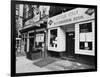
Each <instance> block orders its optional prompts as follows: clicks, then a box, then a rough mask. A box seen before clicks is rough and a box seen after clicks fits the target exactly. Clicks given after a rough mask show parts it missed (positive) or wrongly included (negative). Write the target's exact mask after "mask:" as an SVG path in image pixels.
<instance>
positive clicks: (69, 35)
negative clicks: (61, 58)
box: [66, 32, 75, 56]
mask: <svg viewBox="0 0 100 77" xmlns="http://www.w3.org/2000/svg"><path fill="white" fill-rule="evenodd" d="M74 37H75V34H74V32H66V54H67V56H73V55H74V42H75V40H74Z"/></svg>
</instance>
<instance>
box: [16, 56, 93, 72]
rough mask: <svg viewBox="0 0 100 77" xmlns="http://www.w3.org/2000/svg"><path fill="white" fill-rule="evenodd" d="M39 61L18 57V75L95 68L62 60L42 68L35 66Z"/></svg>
mask: <svg viewBox="0 0 100 77" xmlns="http://www.w3.org/2000/svg"><path fill="white" fill-rule="evenodd" d="M39 60H40V59H38V60H33V61H32V60H28V59H27V58H26V56H22V57H17V61H16V73H28V72H44V71H46V72H47V71H61V70H78V69H90V68H93V67H92V66H90V65H87V64H82V63H79V62H73V61H69V60H61V59H58V60H57V61H55V62H53V63H51V64H48V65H47V66H44V67H42V68H40V67H38V66H36V65H34V62H37V61H39Z"/></svg>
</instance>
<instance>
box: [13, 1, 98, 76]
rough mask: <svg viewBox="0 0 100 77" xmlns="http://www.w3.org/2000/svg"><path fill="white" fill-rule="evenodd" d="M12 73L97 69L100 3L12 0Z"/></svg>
mask: <svg viewBox="0 0 100 77" xmlns="http://www.w3.org/2000/svg"><path fill="white" fill-rule="evenodd" d="M11 34H12V35H11V48H12V49H11V66H12V67H11V71H12V75H13V76H14V75H15V76H17V75H18V76H20V75H39V74H40V75H41V74H57V73H72V72H89V71H90V72H91V71H96V70H97V6H94V5H78V4H67V3H65V4H62V3H61V4H60V3H49V2H35V1H31V2H29V1H11Z"/></svg>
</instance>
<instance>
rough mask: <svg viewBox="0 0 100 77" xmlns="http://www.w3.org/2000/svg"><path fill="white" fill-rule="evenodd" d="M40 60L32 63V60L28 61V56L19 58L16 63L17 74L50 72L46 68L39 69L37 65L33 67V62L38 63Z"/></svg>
mask: <svg viewBox="0 0 100 77" xmlns="http://www.w3.org/2000/svg"><path fill="white" fill-rule="evenodd" d="M38 60H39V59H38ZM38 60H34V61H31V60H28V59H27V58H26V56H22V57H17V61H16V73H28V72H42V71H49V70H48V69H46V68H40V67H38V66H36V65H33V62H36V61H38Z"/></svg>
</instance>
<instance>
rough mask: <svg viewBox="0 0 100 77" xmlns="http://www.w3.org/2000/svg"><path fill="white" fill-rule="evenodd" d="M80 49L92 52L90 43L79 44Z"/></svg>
mask: <svg viewBox="0 0 100 77" xmlns="http://www.w3.org/2000/svg"><path fill="white" fill-rule="evenodd" d="M80 49H82V50H92V42H80Z"/></svg>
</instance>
